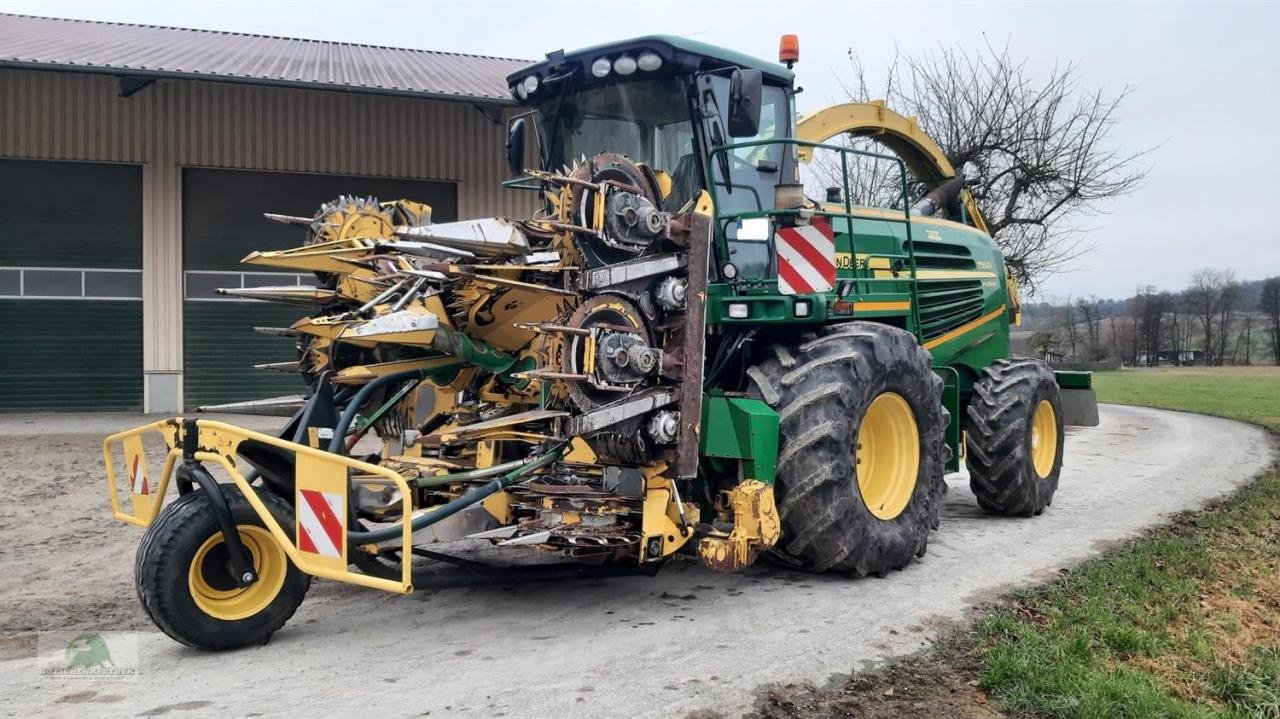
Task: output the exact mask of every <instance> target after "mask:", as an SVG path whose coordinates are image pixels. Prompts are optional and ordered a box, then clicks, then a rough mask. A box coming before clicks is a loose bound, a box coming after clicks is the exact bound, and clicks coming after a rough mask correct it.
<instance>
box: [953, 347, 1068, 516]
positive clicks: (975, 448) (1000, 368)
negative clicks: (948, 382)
mask: <svg viewBox="0 0 1280 719" xmlns="http://www.w3.org/2000/svg"><path fill="white" fill-rule="evenodd" d="M1063 439H1064V437H1063V430H1062V399H1061V397H1060V394H1059V391H1058V383H1057V380H1056V379H1055V378H1054V375H1053V370H1051V369H1049V366H1048V365H1046V364H1045V363H1044V362H1041V361H1040V360H1032V359H1019V360H996V361H995V362H993V363H992V364H991V366H990V367H987V368H986V369H984V370H983V371H982V376H981V377H980V378H979V379H978V381H977V382H975V383H974V384H973V396H972V397H971V398H970V400H969V422H968V426H967V427H966V428H965V449H966V453H965V455H966V458H967V459H966V462H965V464H966V465H967V467H968V469H969V486H970V488H971V489H973V493H974V495H975V496H976V497H977V498H978V504H979V505H980V506H981V507H982V508H983V509H985V510H987V511H988V512H991V513H993V514H1006V515H1013V516H1021V517H1031V516H1034V515H1037V514H1040V513H1041V512H1043V511H1044V508H1045V507H1047V506H1049V505H1050V504H1052V503H1053V495H1054V492H1056V491H1057V490H1058V475H1059V474H1061V473H1062V447H1063Z"/></svg>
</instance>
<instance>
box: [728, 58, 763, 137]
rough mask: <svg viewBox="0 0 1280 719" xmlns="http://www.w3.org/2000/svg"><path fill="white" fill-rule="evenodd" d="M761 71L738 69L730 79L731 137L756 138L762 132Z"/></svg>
mask: <svg viewBox="0 0 1280 719" xmlns="http://www.w3.org/2000/svg"><path fill="white" fill-rule="evenodd" d="M763 82H764V77H763V75H762V74H761V73H760V71H759V70H743V69H737V70H734V71H733V75H731V76H730V77H729V123H728V124H729V136H730V137H755V136H756V135H757V134H758V133H759V132H760V91H761V86H762V85H763Z"/></svg>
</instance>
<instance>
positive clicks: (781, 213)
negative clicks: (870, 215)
mask: <svg viewBox="0 0 1280 719" xmlns="http://www.w3.org/2000/svg"><path fill="white" fill-rule="evenodd" d="M772 145H793V146H796V147H806V148H809V149H810V151H812V150H815V149H816V150H831V151H834V152H838V153H840V169H841V172H840V174H841V177H840V180H841V183H842V185H843V187H842V189H843V190H844V193H843V196H844V212H834V211H831V210H826V209H822V208H821V206H819V208H818V209H815V210H807V209H804V210H802V208H788V209H776V208H768V209H766V208H761V209H760V210H755V211H750V212H735V213H733V214H724V213H722V212H721V207H723V204H722V203H721V202H719V193H718V190H717V187H718V186H719V185H718V183H716V182H715V181H714V180H715V173H716V172H717V164H716V162H715V159H716V156H717V155H720V154H727V153H729V152H732V151H733V150H739V149H743V148H751V147H767V146H772ZM849 155H857V156H860V157H870V158H873V159H877V160H887V161H889V162H892V163H894V164H895V165H897V167H898V175H899V180H900V182H899V184H900V185H901V191H902V197H903V200H904V201H903V203H902V204H903V207H902V217H901V218H898V217H883V218H881V220H882V221H884V222H898V223H902V225H903V226H904V227H905V228H906V239H905V241H904V243H903V244H904V247H905V248H906V256H907V259H908V264H909V266H910V270H911V276H910V279H911V282H912V285H913V291H914V284H915V282H916V279H917V276H916V274H917V273H916V252H915V242H914V239H913V238H912V235H911V208H910V207H908V206H907V203H906V201H905V200H906V198H907V197H908V188H907V168H906V163H904V162H903V161H902V158H900V157H897V156H894V155H884V154H880V153H877V152H870V151H868V150H858V149H855V148H852V147H843V146H840V145H830V144H827V143H823V142H811V141H809V140H801V139H798V138H794V137H786V138H770V139H765V140H748V141H744V142H734V143H729V144H726V145H717V146H715V147H713V148H711V152H710V153H708V156H707V163H706V168H707V173H708V178H707V186H708V187H710V188H711V190H710V193H711V200H712V207H713V208H714V212H715V223H716V228H717V233H716V237H715V238H714V241H715V242H716V247H717V250H718V251H719V252H720V253H721V256H722V257H728V256H729V246H728V238H727V237H726V233H725V231H724V229H725V227H726V225H727V223H728V222H729V221H730V220H742V219H752V218H756V217H786V216H799V215H800V213H801V212H802V211H803V212H805V213H806V214H809V215H810V216H812V215H820V216H823V217H829V218H830V217H835V218H841V219H844V220H845V221H846V222H847V223H848V225H847V227H848V234H849V248H850V251H851V252H852V253H853V254H854V255H855V256H856V254H857V245H856V239H855V238H854V235H853V221H854V219H855V215H854V214H853V203H852V200H851V199H850V194H851V193H850V192H849ZM729 179H730V178H728V177H726V178H724V180H725V181H726V182H728V181H729ZM883 209H891V208H883ZM769 252H770V254H771V255H775V256H776V248H775V247H774V245H773V238H772V237H771V238H770V239H769ZM771 279H776V278H771ZM858 281H859V280H858V279H856V278H855V280H854V282H855V283H857V282H858ZM855 287H856V285H855ZM917 305H918V303H916V302H912V303H911V310H910V312H911V324H912V326H913V329H914V332H915V334H916V337H917V338H919V337H920V314H919V312H920V310H919V307H918V306H917Z"/></svg>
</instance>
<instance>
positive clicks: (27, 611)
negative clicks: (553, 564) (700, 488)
mask: <svg viewBox="0 0 1280 719" xmlns="http://www.w3.org/2000/svg"><path fill="white" fill-rule="evenodd" d="M132 423H136V417H135V418H126V417H98V418H88V419H85V418H79V419H62V418H58V417H44V418H37V419H35V420H30V419H29V418H28V419H25V420H24V419H19V418H13V417H7V418H0V491H2V492H3V497H2V499H3V501H0V513H2V514H0V547H3V548H4V549H3V550H0V570H2V571H0V694H2V695H3V696H4V697H5V699H6V701H5V703H4V707H3V710H2V711H3V712H5V713H8V714H15V715H24V716H25V715H32V714H40V715H50V714H52V715H58V714H66V715H76V716H82V715H84V712H85V711H89V712H90V713H92V714H94V715H113V716H114V715H120V716H133V715H157V714H166V715H169V716H181V715H183V714H188V715H192V716H194V715H196V714H201V715H203V714H206V713H214V712H216V713H218V714H220V715H236V716H243V715H253V714H255V713H257V714H258V715H273V714H294V715H307V716H329V715H339V714H343V715H352V714H363V715H369V714H377V715H382V716H415V715H423V714H426V713H429V714H430V715H431V716H465V717H500V716H509V717H552V716H555V717H569V716H582V717H597V716H622V715H628V716H635V717H666V716H678V715H681V714H684V713H687V712H689V711H692V710H699V709H704V710H715V711H720V712H724V713H725V714H727V715H734V714H737V713H740V712H741V711H743V710H745V709H746V708H748V707H749V705H750V703H751V701H752V692H753V690H755V689H756V688H757V687H759V686H760V685H762V684H765V683H768V682H774V681H799V680H809V681H816V682H822V681H824V680H825V679H826V678H827V677H829V676H830V675H832V674H836V673H848V672H850V671H856V670H858V669H861V668H865V667H870V666H875V665H876V664H877V663H878V662H882V661H884V660H885V659H887V658H891V657H894V656H899V655H902V654H908V653H911V652H915V651H917V650H920V649H922V648H924V647H926V646H928V644H929V643H930V642H931V641H932V640H934V639H935V638H936V637H938V636H939V635H940V634H941V633H943V632H944V631H945V629H946V628H947V627H948V626H950V625H952V624H954V623H955V622H957V621H962V620H963V619H964V618H965V616H966V613H968V612H970V611H972V610H973V608H974V607H975V606H977V605H978V604H980V603H981V602H983V601H984V600H986V599H989V598H992V597H994V596H996V595H997V594H999V593H1000V592H1003V591H1005V590H1007V589H1010V588H1012V587H1015V586H1019V585H1024V584H1027V583H1030V582H1034V581H1037V580H1041V579H1044V578H1048V577H1052V576H1054V574H1055V573H1056V570H1057V569H1059V568H1061V567H1063V566H1065V565H1069V564H1071V563H1072V562H1075V561H1078V560H1079V559H1081V558H1084V557H1088V556H1090V555H1093V554H1095V553H1097V552H1099V551H1100V550H1101V549H1103V548H1105V546H1106V545H1107V544H1108V543H1110V542H1114V541H1115V540H1119V539H1123V538H1125V537H1128V536H1131V535H1133V534H1134V533H1135V532H1137V531H1138V530H1140V529H1142V528H1143V527H1147V526H1149V525H1151V524H1154V523H1157V522H1159V521H1160V520H1161V517H1162V516H1163V515H1164V514H1166V513H1168V512H1172V511H1176V510H1181V509H1187V508H1192V507H1195V506H1198V505H1199V504H1201V503H1202V502H1204V501H1206V500H1208V499H1210V498H1213V497H1216V496H1219V495H1221V494H1223V493H1225V492H1228V491H1230V490H1231V489H1232V488H1233V487H1235V486H1237V485H1239V484H1240V483H1242V482H1244V481H1245V480H1247V479H1248V478H1250V477H1251V476H1253V475H1254V474H1256V473H1257V472H1259V471H1260V470H1262V469H1263V468H1265V467H1266V466H1267V465H1268V464H1270V463H1271V461H1272V458H1273V446H1272V445H1273V443H1272V441H1271V439H1270V437H1269V436H1268V435H1267V434H1266V433H1265V432H1263V431H1262V430H1259V429H1256V428H1254V427H1250V426H1247V425H1243V424H1239V423H1236V422H1230V421H1227V420H1220V419H1213V418H1208V417H1202V416H1197V415H1190V414H1181V413H1175V412H1164V411H1159V410H1150V409H1141V408H1132V407H1118V406H1104V407H1103V408H1102V424H1101V426H1099V427H1096V428H1091V429H1077V430H1073V431H1071V432H1070V434H1069V437H1068V440H1067V450H1066V451H1067V455H1066V456H1067V460H1066V466H1065V468H1064V470H1063V475H1062V482H1061V486H1060V488H1059V490H1058V495H1057V501H1055V502H1054V504H1053V506H1052V507H1050V508H1049V510H1047V511H1046V512H1045V514H1044V515H1043V516H1041V517H1038V518H1034V519H1009V518H998V517H989V516H986V515H984V514H983V513H982V512H981V511H980V510H979V509H978V507H977V505H976V504H975V502H974V499H973V496H972V495H971V494H970V493H969V490H968V487H967V479H966V478H965V477H964V476H963V475H955V476H952V477H949V478H948V484H949V485H950V489H951V491H950V492H949V493H948V495H947V496H946V501H945V506H944V508H943V511H942V517H943V520H942V528H941V530H939V531H938V532H937V533H935V534H934V535H933V538H932V540H931V542H930V545H929V553H928V555H927V556H926V557H925V558H924V559H923V560H921V561H918V562H916V563H914V564H913V565H912V566H910V567H908V568H907V569H906V570H904V571H902V572H895V573H893V574H891V575H890V576H888V577H886V578H884V579H865V580H859V581H851V580H846V579H842V578H835V577H815V576H811V575H806V574H799V573H795V572H791V571H787V570H782V569H778V568H773V567H768V566H757V567H754V568H752V569H751V570H750V571H748V572H745V573H742V574H736V575H723V574H714V573H711V572H708V571H706V570H703V569H702V568H701V567H699V566H698V565H696V564H695V563H692V562H681V563H678V564H674V565H671V566H669V567H667V568H665V569H664V570H663V571H662V572H661V573H660V574H659V575H658V576H656V577H653V578H648V577H626V578H612V579H592V580H581V581H574V582H563V583H558V584H525V585H519V586H489V587H473V588H465V589H451V590H437V591H422V592H418V593H416V594H414V595H411V596H408V597H399V596H393V595H389V594H383V593H380V592H377V591H372V590H363V589H359V588H356V587H351V586H346V585H342V584H337V583H334V582H324V581H318V582H317V583H316V584H315V585H314V586H313V588H312V590H311V593H310V594H309V596H308V598H307V601H306V602H305V603H304V604H303V605H302V608H301V609H300V610H299V611H298V613H297V615H296V616H295V617H294V618H293V620H292V621H291V622H290V623H289V625H287V626H286V627H285V628H284V629H283V630H282V631H280V632H279V633H278V634H277V635H276V636H275V639H274V640H273V641H272V642H271V644H269V645H268V646H265V647H260V648H255V649H249V650H243V651H239V652H235V653H230V654H218V655H214V654H202V653H199V652H196V651H194V650H190V649H187V648H185V647H182V646H180V645H178V644H176V643H174V642H172V641H171V640H169V639H168V638H167V637H165V636H164V635H162V634H159V633H158V632H156V631H155V630H154V628H153V627H152V626H151V625H150V624H149V622H147V620H146V618H145V617H144V616H143V614H142V611H141V609H140V608H139V607H138V605H137V599H136V597H135V596H134V592H133V578H132V569H133V566H132V565H133V554H134V548H135V546H136V544H137V541H138V539H139V538H140V536H141V532H140V531H139V530H137V529H133V528H130V527H127V526H124V525H121V524H118V523H116V522H114V521H112V520H110V518H109V512H108V505H107V500H106V496H105V487H104V483H103V480H102V476H101V470H100V464H101V454H100V451H101V450H100V446H101V445H100V443H101V437H102V435H103V434H104V433H105V432H106V431H107V430H110V429H117V428H120V427H125V426H129V425H130V424H132ZM255 423H256V424H257V425H259V426H262V425H263V420H261V419H258V420H256V421H255ZM55 629H57V630H62V629H89V630H96V631H111V630H134V629H136V630H139V632H141V633H140V635H139V644H138V646H139V649H138V655H139V661H140V665H139V666H140V671H141V676H140V677H139V678H138V679H135V680H119V679H117V680H110V681H105V680H104V681H85V680H79V681H71V680H65V679H64V680H57V679H50V678H41V677H40V675H39V672H38V669H37V662H36V659H35V658H34V654H35V640H34V637H35V632H36V631H37V630H55ZM86 705H87V706H86Z"/></svg>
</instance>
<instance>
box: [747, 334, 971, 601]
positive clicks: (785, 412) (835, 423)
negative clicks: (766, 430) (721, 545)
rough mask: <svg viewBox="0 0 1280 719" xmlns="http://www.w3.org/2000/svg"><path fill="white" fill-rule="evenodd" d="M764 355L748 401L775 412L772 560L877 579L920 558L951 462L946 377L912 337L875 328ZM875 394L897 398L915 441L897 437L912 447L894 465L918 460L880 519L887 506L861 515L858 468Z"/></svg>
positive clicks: (863, 501)
mask: <svg viewBox="0 0 1280 719" xmlns="http://www.w3.org/2000/svg"><path fill="white" fill-rule="evenodd" d="M767 352H768V356H767V357H766V358H765V359H764V360H763V361H761V362H760V363H759V364H757V365H756V366H754V367H751V368H750V369H748V370H747V377H748V392H749V393H750V394H751V395H752V396H754V397H756V398H759V399H761V400H763V401H764V402H765V403H767V404H769V405H770V406H771V407H773V408H774V409H776V410H777V411H778V418H779V424H780V427H779V447H778V464H777V479H776V483H775V487H774V491H775V495H776V498H777V502H778V512H779V516H780V518H781V520H782V536H781V538H780V539H779V542H778V545H777V546H776V547H775V549H774V552H775V554H776V555H779V556H778V558H779V559H780V560H781V561H783V562H785V563H788V564H791V565H793V566H799V567H801V568H804V569H807V570H809V571H813V572H824V571H834V572H840V573H843V574H847V575H850V576H855V577H861V576H865V575H868V574H871V575H876V576H883V575H884V574H886V573H887V572H889V571H891V570H895V569H901V568H903V567H905V566H906V565H907V564H909V563H910V562H911V561H912V560H913V559H914V558H915V557H919V556H923V555H924V553H925V549H926V547H927V546H928V541H929V532H930V530H932V529H935V528H937V526H938V507H939V504H940V501H941V496H942V494H943V493H944V492H945V491H946V483H945V482H944V481H943V467H944V465H945V463H946V461H947V459H948V457H949V456H950V452H949V449H948V447H947V444H946V440H945V436H944V434H945V430H946V427H947V422H948V414H947V411H946V409H945V408H944V407H943V405H942V380H941V379H940V378H939V377H938V376H937V375H936V374H934V372H933V369H932V363H931V359H930V356H929V353H928V352H927V351H925V349H924V348H922V347H921V346H920V344H919V342H918V341H917V340H916V338H915V336H914V335H912V334H910V333H908V332H906V331H904V330H901V329H898V328H896V327H892V326H889V325H885V324H881V323H876V322H849V323H842V324H839V325H832V326H829V327H826V328H824V329H823V330H822V331H821V332H820V333H818V334H816V335H812V336H809V337H808V338H806V339H804V340H802V341H801V342H800V343H799V344H798V345H781V344H778V345H773V346H772V347H770V348H769V349H768V351H767ZM882 396H896V397H897V398H898V400H901V402H903V403H905V406H906V407H907V408H908V409H909V413H910V416H911V417H912V419H913V420H914V432H903V433H901V435H900V436H908V435H910V436H913V437H914V438H915V441H916V445H917V446H915V447H911V448H910V449H909V451H908V453H907V454H903V455H900V456H902V457H907V458H908V461H910V457H911V456H912V455H915V454H916V453H917V452H918V465H917V468H916V471H915V473H914V475H912V474H911V473H910V470H909V469H907V470H906V472H905V475H904V476H905V477H906V478H907V480H908V481H909V482H910V484H909V485H907V484H901V485H899V486H900V487H902V489H901V490H900V491H898V492H897V493H896V497H897V499H896V500H895V503H894V504H895V507H894V508H893V509H890V510H889V511H887V512H886V511H884V510H885V505H884V503H880V506H879V507H872V506H869V501H868V499H867V496H864V493H863V489H862V486H861V485H860V483H859V478H858V467H859V464H858V461H857V459H856V458H857V457H858V456H859V451H858V449H857V446H858V443H859V441H860V440H862V439H864V438H863V437H862V436H861V435H860V431H861V430H862V428H863V422H864V419H865V418H866V416H868V410H869V409H870V408H871V406H872V403H873V402H875V401H877V400H878V399H879V398H881V397H882ZM898 400H892V401H894V402H895V403H896V402H897V401H898ZM897 411H898V412H899V416H903V417H905V416H906V415H907V411H906V410H902V409H899V410H897ZM908 426H909V425H908ZM899 466H904V467H909V464H907V465H902V464H900V465H899ZM869 476H870V475H868V477H869ZM864 479H866V478H864ZM904 501H905V506H903V502H904ZM872 503H874V502H872ZM899 507H900V509H898V508H899ZM877 510H880V514H879V515H878V514H877V513H876V512H877ZM894 511H896V512H897V513H896V515H894V514H893V512H894Z"/></svg>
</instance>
